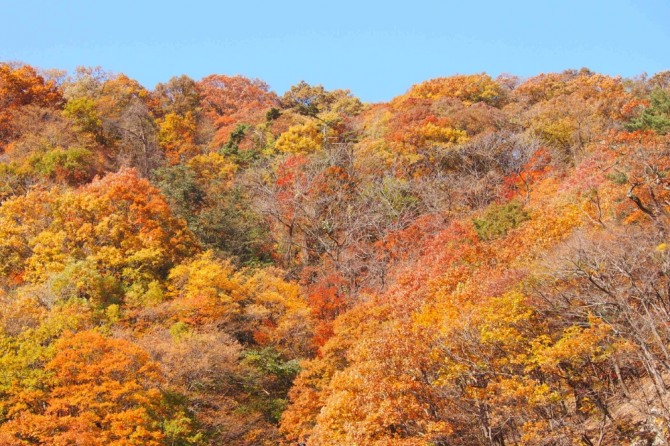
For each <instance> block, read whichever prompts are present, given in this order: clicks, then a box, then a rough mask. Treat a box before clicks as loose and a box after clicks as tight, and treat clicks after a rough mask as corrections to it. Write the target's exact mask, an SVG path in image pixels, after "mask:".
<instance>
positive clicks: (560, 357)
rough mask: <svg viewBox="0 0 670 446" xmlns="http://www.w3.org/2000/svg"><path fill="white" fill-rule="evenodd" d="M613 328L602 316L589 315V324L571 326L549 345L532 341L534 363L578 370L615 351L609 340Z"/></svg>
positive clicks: (544, 367)
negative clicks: (567, 366) (568, 366)
mask: <svg viewBox="0 0 670 446" xmlns="http://www.w3.org/2000/svg"><path fill="white" fill-rule="evenodd" d="M611 335H612V327H611V326H610V325H608V324H606V323H605V322H603V321H602V320H601V319H599V318H596V317H594V316H590V317H589V326H588V327H580V326H571V327H568V328H567V329H566V330H564V332H563V334H562V336H561V337H560V338H559V339H558V340H557V341H556V342H555V343H553V344H552V345H545V343H539V344H535V352H534V357H535V361H536V363H537V364H538V365H539V366H540V367H542V368H543V369H546V370H548V371H557V372H565V366H566V365H568V364H569V365H570V367H571V368H572V369H573V370H574V371H577V370H579V369H580V368H581V367H584V366H585V365H588V364H589V363H599V362H602V361H605V360H606V359H607V358H608V357H609V356H610V355H611V354H612V353H613V351H614V348H615V347H614V345H612V344H611V343H610V342H608V341H609V337H610V336H611Z"/></svg>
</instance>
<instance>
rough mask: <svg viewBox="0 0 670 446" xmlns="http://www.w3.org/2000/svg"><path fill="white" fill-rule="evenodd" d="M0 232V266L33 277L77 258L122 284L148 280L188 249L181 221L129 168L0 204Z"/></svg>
mask: <svg viewBox="0 0 670 446" xmlns="http://www.w3.org/2000/svg"><path fill="white" fill-rule="evenodd" d="M17 206H18V208H17ZM19 209H21V210H19ZM0 231H3V232H4V233H5V237H4V238H3V240H2V242H0V251H2V250H4V251H7V253H8V254H7V255H6V256H5V257H4V260H3V261H2V262H1V263H0V265H2V267H3V268H4V270H5V271H6V272H7V273H10V272H13V274H23V273H26V279H27V280H30V281H34V282H41V281H44V280H46V278H47V277H48V275H49V274H51V273H53V272H58V271H62V270H63V268H65V266H66V264H67V263H69V262H73V261H77V260H87V261H92V262H95V263H96V264H97V268H98V269H99V271H100V272H101V273H103V274H105V275H107V274H112V275H115V276H116V277H117V278H122V277H123V280H124V281H126V283H127V284H129V283H132V282H134V281H135V280H138V281H140V282H144V281H150V280H153V279H155V278H157V277H162V276H163V275H164V274H166V273H167V270H168V269H169V268H170V266H171V265H173V264H174V263H176V262H177V261H179V260H180V259H181V258H182V257H183V256H185V255H187V254H189V253H191V252H193V250H194V248H193V239H192V236H191V234H190V233H189V232H188V231H187V230H186V227H185V225H184V223H183V222H181V221H179V220H177V219H176V218H174V217H173V216H172V215H171V214H170V210H169V208H168V206H167V204H166V203H165V201H164V200H163V199H162V197H161V196H160V195H159V194H158V191H157V190H156V189H155V188H153V187H152V186H151V185H150V184H149V183H148V181H146V180H144V179H139V178H138V177H137V175H136V173H135V172H134V171H132V170H124V171H122V172H120V173H118V174H114V175H108V176H107V177H105V178H104V179H102V180H98V181H96V182H94V183H92V184H91V185H89V186H87V187H85V188H82V189H80V190H78V191H76V192H59V191H58V190H55V189H54V190H52V191H50V192H48V193H47V192H38V191H35V192H32V193H30V194H28V195H25V196H23V197H20V198H17V199H15V200H10V201H8V202H6V203H4V204H3V206H2V207H0ZM10 250H11V254H10ZM140 265H142V267H141V270H142V274H139V275H138V274H136V272H137V271H135V269H136V268H138V267H139V266H140Z"/></svg>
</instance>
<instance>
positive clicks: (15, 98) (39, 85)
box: [0, 63, 63, 149]
mask: <svg viewBox="0 0 670 446" xmlns="http://www.w3.org/2000/svg"><path fill="white" fill-rule="evenodd" d="M62 101H63V98H62V96H61V93H60V91H58V88H57V86H56V84H55V82H53V81H51V80H50V81H46V80H45V79H44V78H43V77H42V76H40V75H39V74H38V73H37V72H36V71H35V69H34V68H32V67H31V66H28V65H21V66H18V67H14V66H11V65H9V64H6V63H0V144H3V145H4V144H5V143H7V142H8V137H9V136H10V133H11V129H12V112H13V111H14V110H16V109H18V108H20V107H23V106H26V105H28V104H33V105H37V106H40V107H54V108H56V107H59V106H60V105H61V104H62ZM1 148H2V149H4V147H1Z"/></svg>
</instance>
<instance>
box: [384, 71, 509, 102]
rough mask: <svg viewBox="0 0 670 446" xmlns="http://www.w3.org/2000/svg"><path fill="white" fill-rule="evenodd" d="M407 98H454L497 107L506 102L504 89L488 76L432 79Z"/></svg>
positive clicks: (417, 87) (411, 91)
mask: <svg viewBox="0 0 670 446" xmlns="http://www.w3.org/2000/svg"><path fill="white" fill-rule="evenodd" d="M406 96H407V97H408V98H423V99H432V100H435V99H439V98H443V97H452V98H457V99H460V100H461V101H463V102H465V103H468V104H472V103H475V102H480V101H481V102H486V103H488V104H490V105H497V106H499V105H502V104H503V103H504V100H505V94H504V90H503V88H502V87H501V86H500V85H499V84H498V83H497V82H495V81H494V80H493V79H491V77H489V76H488V75H486V74H473V75H456V76H451V77H442V78H437V79H432V80H429V81H426V82H423V83H421V84H417V85H414V86H413V87H412V88H411V89H410V90H409V92H408V93H407V95H406ZM396 100H397V99H396Z"/></svg>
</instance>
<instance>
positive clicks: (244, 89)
mask: <svg viewBox="0 0 670 446" xmlns="http://www.w3.org/2000/svg"><path fill="white" fill-rule="evenodd" d="M197 88H198V91H199V93H200V96H201V98H202V106H203V112H204V113H205V115H206V116H207V117H208V118H210V119H211V120H212V122H214V125H215V127H216V129H217V132H216V136H215V137H214V140H213V142H214V145H215V146H219V145H221V144H223V143H225V142H226V141H227V140H228V137H229V136H230V133H231V132H232V131H233V130H234V129H235V126H236V125H237V124H239V123H248V124H255V123H257V122H261V121H262V119H263V117H264V116H265V112H266V110H267V109H269V108H270V107H272V106H275V105H277V101H278V100H277V96H276V95H275V94H274V93H272V92H270V91H269V87H268V85H267V84H266V83H265V82H263V81H260V80H258V79H254V80H252V79H247V78H245V77H243V76H224V75H211V76H207V77H205V78H204V79H202V80H201V81H199V82H198V83H197Z"/></svg>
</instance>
